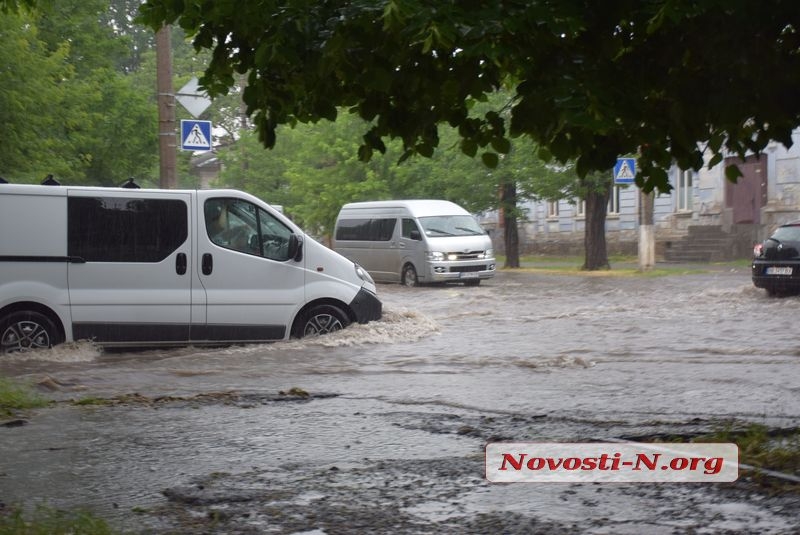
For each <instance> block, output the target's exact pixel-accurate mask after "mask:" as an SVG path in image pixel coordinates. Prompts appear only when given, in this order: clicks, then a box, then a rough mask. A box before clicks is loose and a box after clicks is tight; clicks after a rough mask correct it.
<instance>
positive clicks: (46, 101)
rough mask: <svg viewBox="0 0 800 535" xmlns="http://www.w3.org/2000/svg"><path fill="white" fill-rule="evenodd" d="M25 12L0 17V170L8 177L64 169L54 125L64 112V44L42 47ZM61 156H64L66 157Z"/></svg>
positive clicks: (35, 175) (38, 176)
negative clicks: (1, 128) (50, 47)
mask: <svg viewBox="0 0 800 535" xmlns="http://www.w3.org/2000/svg"><path fill="white" fill-rule="evenodd" d="M34 22H35V20H34V17H32V16H31V15H30V14H28V13H16V14H15V13H8V14H5V15H3V16H2V17H0V48H2V50H3V54H2V55H0V122H2V124H3V134H2V143H0V174H2V175H5V177H6V178H7V179H11V180H14V181H17V180H24V181H33V180H36V179H39V180H41V178H42V177H44V175H45V174H47V173H48V172H49V173H55V174H62V173H65V172H68V171H69V169H70V163H69V162H68V161H65V159H64V158H63V155H64V153H65V149H66V146H67V144H66V142H65V140H64V139H63V138H61V137H60V136H58V135H56V134H55V132H54V126H55V125H58V124H59V123H60V119H59V118H61V117H62V115H63V113H64V106H63V104H64V99H65V91H64V87H63V84H62V83H61V82H62V80H64V79H68V78H69V77H71V76H72V67H71V66H70V65H69V64H68V63H67V61H66V58H67V55H68V48H67V47H66V46H62V47H61V48H58V49H56V50H51V51H48V50H47V49H46V47H45V45H44V43H42V41H41V40H40V39H39V36H38V29H37V27H36V25H35V24H34ZM66 160H69V158H67V159H66Z"/></svg>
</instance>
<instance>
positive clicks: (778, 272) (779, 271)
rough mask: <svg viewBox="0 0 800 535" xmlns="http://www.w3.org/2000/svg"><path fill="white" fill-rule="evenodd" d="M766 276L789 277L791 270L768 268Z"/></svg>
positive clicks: (787, 268) (786, 268)
mask: <svg viewBox="0 0 800 535" xmlns="http://www.w3.org/2000/svg"><path fill="white" fill-rule="evenodd" d="M766 273H767V275H791V274H792V268H790V267H775V266H771V267H768V268H767V270H766Z"/></svg>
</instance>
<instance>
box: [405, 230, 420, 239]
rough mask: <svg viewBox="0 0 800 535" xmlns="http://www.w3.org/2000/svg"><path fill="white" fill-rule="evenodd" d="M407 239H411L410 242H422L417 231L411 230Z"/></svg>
mask: <svg viewBox="0 0 800 535" xmlns="http://www.w3.org/2000/svg"><path fill="white" fill-rule="evenodd" d="M408 237H409V238H411V239H412V240H417V241H420V240H422V234H420V233H419V231H418V230H417V229H414V230H412V231H411V232H410V233H409V234H408Z"/></svg>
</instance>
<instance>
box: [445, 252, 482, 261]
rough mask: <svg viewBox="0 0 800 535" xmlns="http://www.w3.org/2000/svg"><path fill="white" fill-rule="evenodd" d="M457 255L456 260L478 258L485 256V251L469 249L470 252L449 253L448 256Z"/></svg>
mask: <svg viewBox="0 0 800 535" xmlns="http://www.w3.org/2000/svg"><path fill="white" fill-rule="evenodd" d="M453 255H455V257H456V260H477V259H478V258H479V257H481V256H483V251H469V252H463V251H462V252H453V253H447V254H446V257H448V258H449V257H451V256H453Z"/></svg>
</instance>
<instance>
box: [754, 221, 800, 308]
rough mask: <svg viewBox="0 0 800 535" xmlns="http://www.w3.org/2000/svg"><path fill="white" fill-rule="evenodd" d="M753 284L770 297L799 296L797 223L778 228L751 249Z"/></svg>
mask: <svg viewBox="0 0 800 535" xmlns="http://www.w3.org/2000/svg"><path fill="white" fill-rule="evenodd" d="M753 284H755V285H756V288H764V289H765V290H767V293H768V294H770V295H775V294H779V293H796V292H800V221H792V222H791V223H786V224H785V225H781V226H780V227H778V228H777V229H775V232H773V233H772V235H771V236H770V237H769V238H767V239H766V240H764V242H763V243H759V244H757V245H756V246H755V247H754V248H753Z"/></svg>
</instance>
